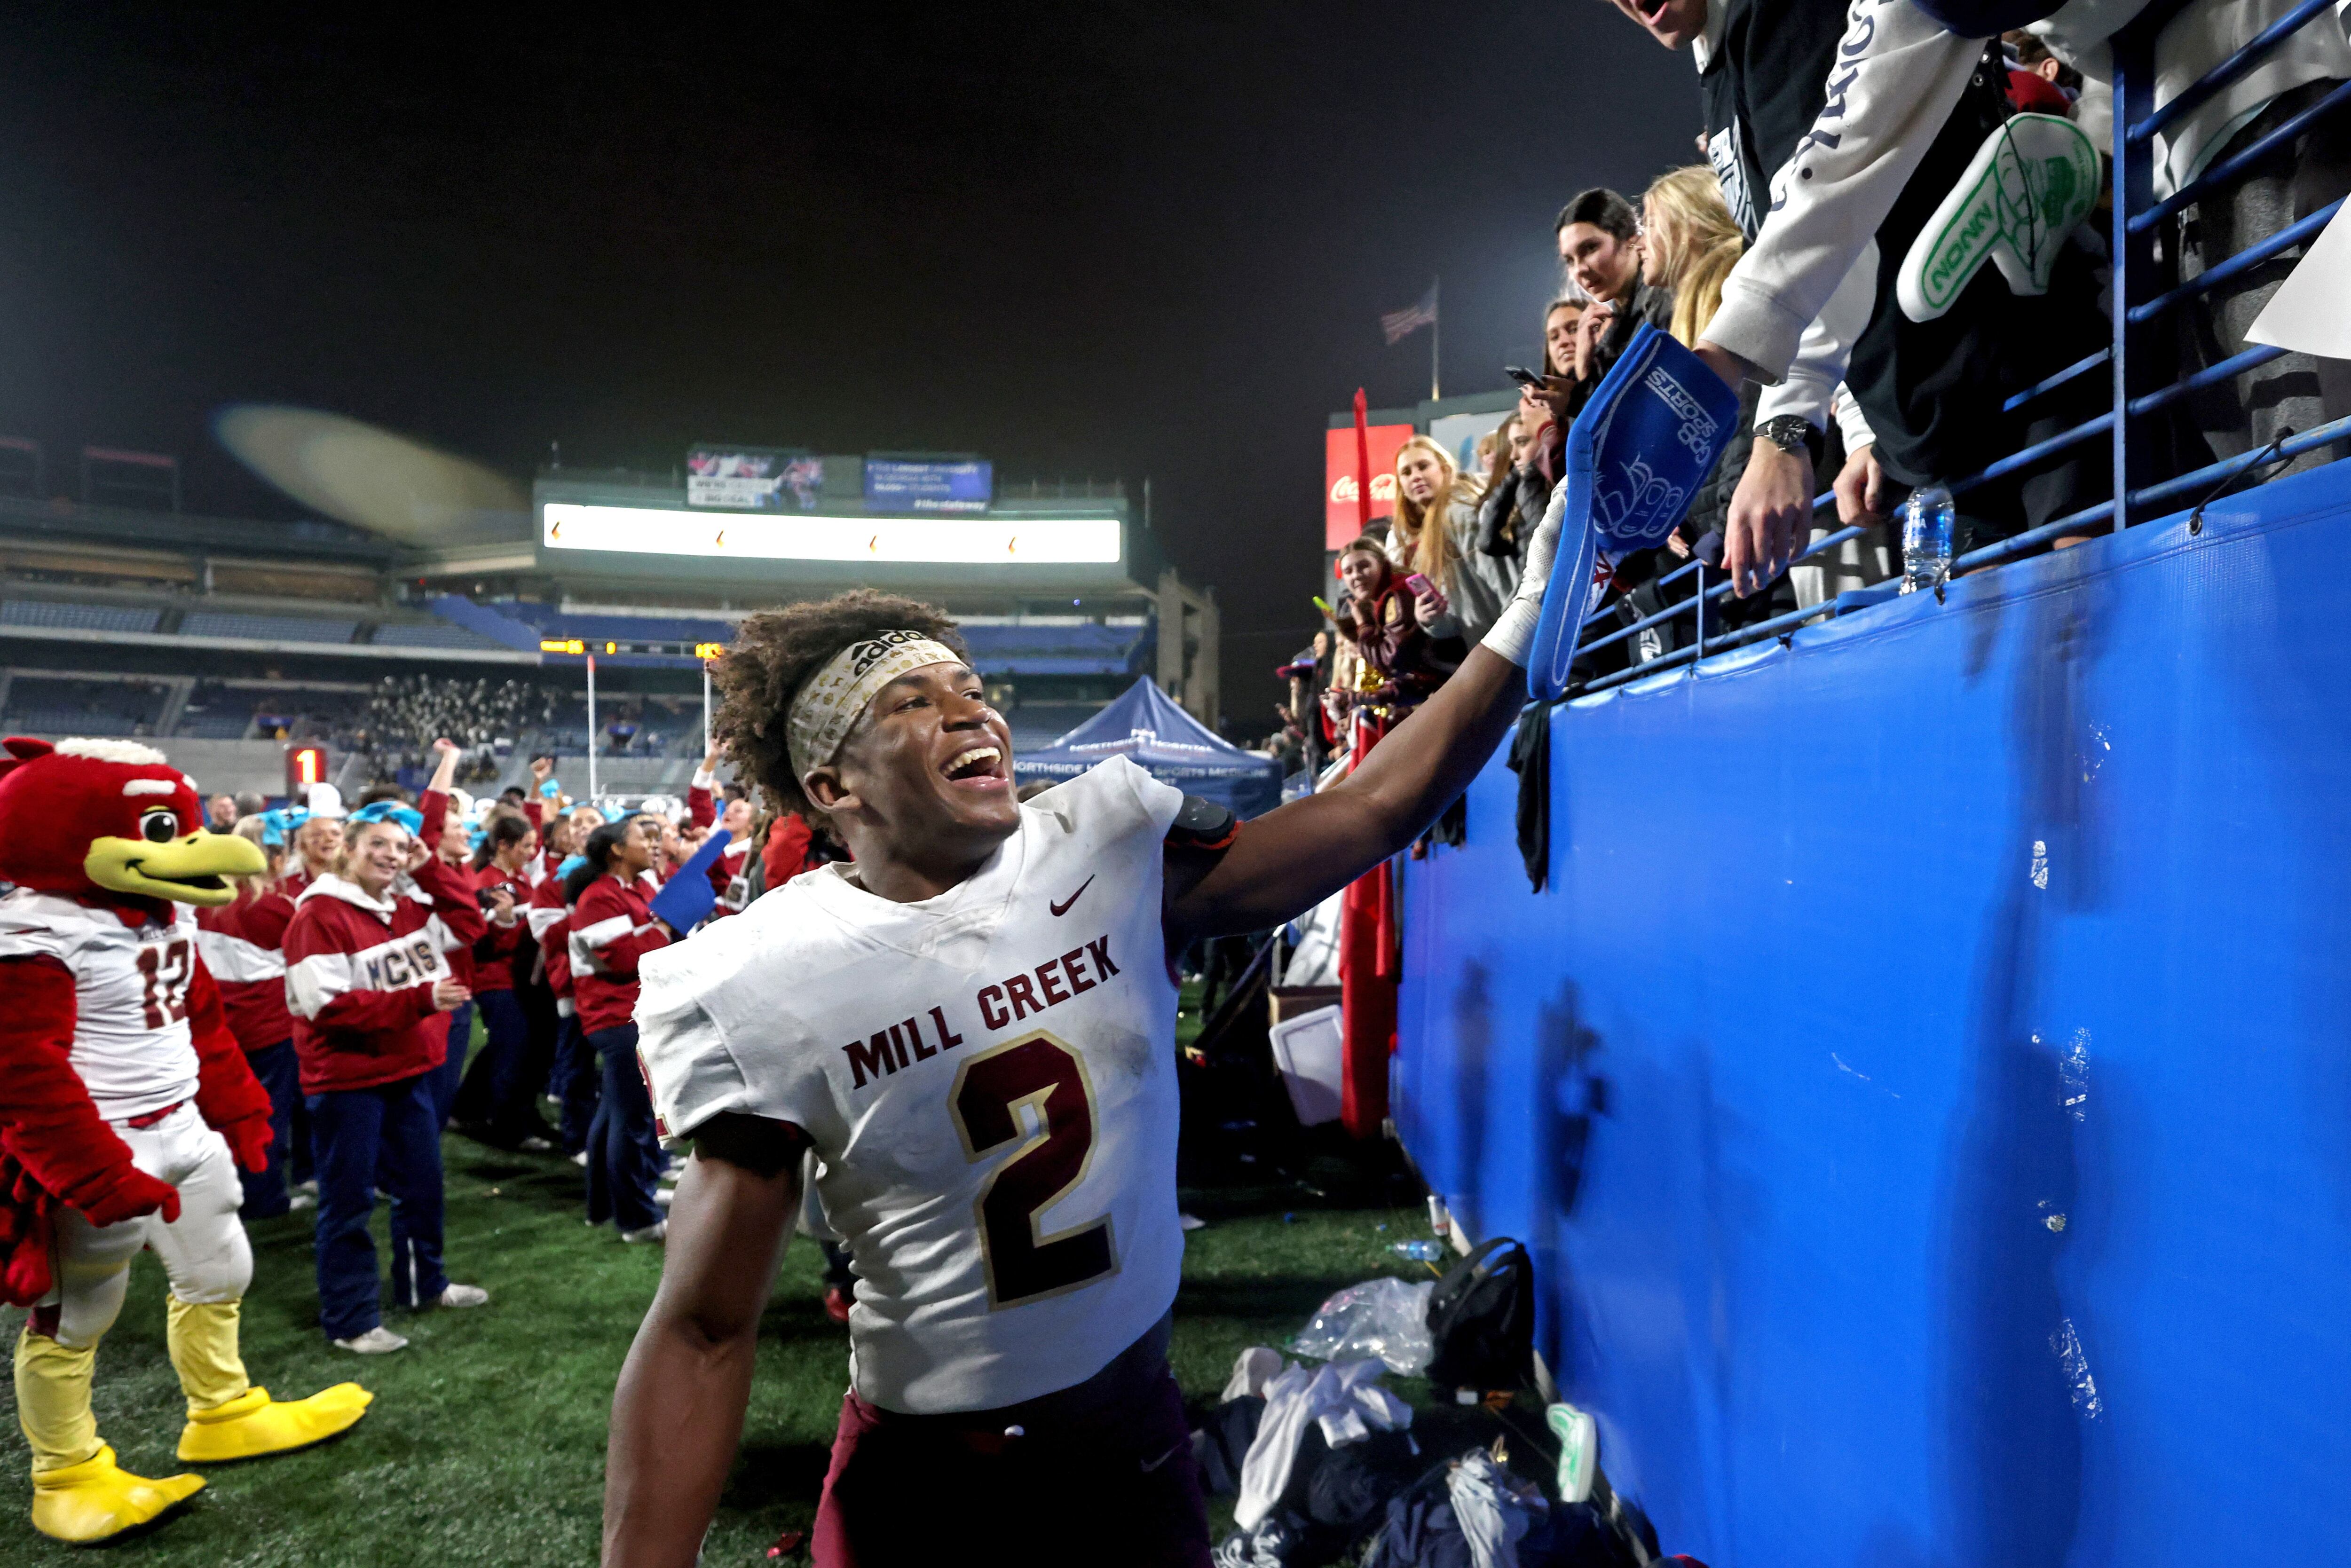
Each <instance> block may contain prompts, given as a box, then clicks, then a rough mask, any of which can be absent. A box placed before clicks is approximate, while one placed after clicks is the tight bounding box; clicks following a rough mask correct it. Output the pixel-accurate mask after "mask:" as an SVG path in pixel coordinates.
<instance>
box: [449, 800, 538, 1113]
mask: <svg viewBox="0 0 2351 1568" xmlns="http://www.w3.org/2000/svg"><path fill="white" fill-rule="evenodd" d="M537 854H538V832H537V831H535V830H533V828H532V827H531V825H530V823H529V822H528V821H526V820H525V819H523V818H521V817H518V816H514V815H511V814H500V815H497V816H494V817H492V818H491V819H490V820H489V822H488V824H487V826H486V828H485V829H484V831H483V835H482V841H481V842H480V843H479V844H478V845H477V846H475V850H474V854H473V860H472V863H471V864H470V865H469V866H468V867H467V868H466V872H467V874H468V875H469V876H470V877H471V878H472V879H473V883H474V887H475V894H476V897H477V900H478V901H479V902H480V903H481V904H483V905H484V909H485V918H486V920H487V922H488V929H487V930H486V932H484V933H483V935H482V937H481V939H480V940H479V941H477V942H475V944H474V975H473V987H474V1005H475V1007H476V1008H478V1009H480V1010H481V1014H482V1026H483V1035H484V1039H483V1042H482V1049H481V1051H480V1052H479V1053H478V1054H477V1055H476V1056H475V1059H474V1061H472V1063H470V1064H469V1065H468V1066H467V1067H466V1068H465V1082H464V1084H463V1086H462V1087H461V1088H460V1089H459V1090H458V1092H457V1098H456V1101H455V1116H456V1120H457V1123H458V1126H459V1130H461V1131H463V1132H464V1133H465V1134H467V1135H468V1136H471V1137H475V1138H478V1139H480V1140H481V1141H482V1142H484V1143H486V1144H490V1145H494V1146H496V1147H498V1148H502V1149H523V1150H528V1151H530V1152H533V1153H539V1152H544V1151H546V1150H549V1149H551V1148H553V1147H554V1146H555V1145H554V1142H553V1139H552V1136H551V1134H550V1133H549V1128H548V1126H547V1124H546V1123H545V1122H544V1121H543V1120H541V1119H540V1116H539V1113H538V1094H539V1091H540V1089H541V1088H542V1087H544V1085H545V1083H546V1068H545V1065H544V1063H545V1061H546V1059H545V1058H544V1057H542V1058H540V1059H539V1064H538V1068H537V1070H536V1071H534V1070H533V1063H532V1062H531V1060H530V1057H531V1049H530V1044H531V1041H530V1018H529V1015H528V1013H527V1012H525V1011H524V1009H523V1002H522V998H521V997H520V996H518V995H517V993H516V990H515V987H516V984H517V973H516V971H517V954H520V955H522V956H523V957H522V969H521V977H523V978H526V979H527V978H528V976H529V973H530V970H529V967H528V966H529V965H530V963H531V962H532V961H533V960H535V959H536V957H537V956H538V955H537V953H536V952H535V951H534V950H533V949H532V948H531V947H530V946H528V945H526V943H525V940H524V939H525V938H526V937H528V936H529V934H530V926H529V925H528V922H527V920H526V919H525V918H524V913H523V912H524V910H525V909H526V908H527V907H528V904H529V902H530V897H531V886H530V866H531V862H532V860H533V858H534V857H535V856H536V855H537ZM534 1080H536V1082H534Z"/></svg>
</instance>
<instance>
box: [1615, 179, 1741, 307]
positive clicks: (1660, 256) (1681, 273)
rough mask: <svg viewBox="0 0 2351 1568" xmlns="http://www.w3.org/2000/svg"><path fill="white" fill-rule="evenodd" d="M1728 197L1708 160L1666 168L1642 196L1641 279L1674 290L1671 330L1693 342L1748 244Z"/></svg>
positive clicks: (1716, 303)
mask: <svg viewBox="0 0 2351 1568" xmlns="http://www.w3.org/2000/svg"><path fill="white" fill-rule="evenodd" d="M1746 248H1747V246H1746V241H1745V239H1744V238H1743V237H1742V236H1741V235H1740V232H1739V224H1738V222H1737V220H1735V219H1734V218H1732V217H1731V215H1730V208H1729V206H1728V205H1726V204H1724V202H1723V199H1722V183H1721V182H1720V181H1719V180H1718V179H1716V178H1715V173H1714V171H1713V170H1712V169H1710V168H1708V166H1707V165H1705V164H1703V163H1692V164H1690V165H1688V166H1687V167H1685V168H1680V169H1675V170H1672V171H1670V172H1667V173H1664V174H1660V175H1658V176H1657V178H1656V180H1654V181H1653V182H1651V183H1650V185H1649V188H1648V190H1647V192H1646V193H1644V194H1643V195H1642V197H1641V281H1642V282H1644V283H1646V284H1647V285H1649V286H1650V287H1653V288H1656V287H1665V288H1670V289H1672V290H1673V291H1674V314H1673V320H1672V322H1671V324H1670V325H1669V326H1668V327H1667V330H1668V331H1670V332H1672V333H1673V335H1674V340H1675V341H1677V342H1678V343H1680V344H1682V345H1683V346H1684V347H1688V346H1690V345H1693V344H1695V343H1696V342H1697V341H1698V334H1699V333H1700V332H1703V331H1704V330H1706V324H1707V323H1708V321H1710V320H1712V319H1714V312H1715V308H1716V307H1718V306H1719V305H1720V304H1721V303H1722V280H1723V279H1724V278H1726V277H1729V276H1730V269H1731V267H1734V266H1736V265H1737V264H1738V261H1739V253H1740V251H1742V250H1744V249H1746Z"/></svg>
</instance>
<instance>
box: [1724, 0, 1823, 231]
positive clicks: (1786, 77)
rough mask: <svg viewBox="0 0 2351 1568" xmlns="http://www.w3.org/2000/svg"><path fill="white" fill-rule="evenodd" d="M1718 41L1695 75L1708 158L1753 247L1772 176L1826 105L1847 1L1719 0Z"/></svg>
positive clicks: (1733, 213)
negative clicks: (1824, 104)
mask: <svg viewBox="0 0 2351 1568" xmlns="http://www.w3.org/2000/svg"><path fill="white" fill-rule="evenodd" d="M1718 3H1719V4H1722V5H1723V13H1724V14H1723V23H1722V35H1721V40H1720V42H1719V44H1717V45H1716V46H1715V47H1714V48H1713V50H1712V51H1711V52H1710V53H1709V54H1708V57H1707V62H1706V69H1705V70H1703V71H1701V72H1700V73H1699V74H1698V95H1699V98H1700V99H1701V101H1702V102H1703V103H1704V105H1705V108H1706V156H1707V162H1709V163H1712V164H1713V165H1714V172H1715V174H1716V176H1717V177H1718V178H1719V179H1720V180H1721V182H1722V197H1723V200H1724V201H1725V202H1727V203H1729V206H1730V215H1731V216H1732V217H1734V218H1736V219H1738V220H1739V226H1740V228H1741V229H1742V230H1744V231H1745V232H1746V235H1747V237H1748V239H1749V241H1750V242H1752V241H1753V240H1754V238H1755V235H1756V234H1757V232H1758V231H1759V230H1761V228H1762V226H1763V214H1764V213H1765V212H1767V211H1768V210H1769V209H1770V207H1771V176H1772V175H1773V174H1775V173H1777V172H1779V169H1780V166H1781V165H1782V164H1783V163H1785V162H1787V161H1788V160H1789V159H1790V158H1791V157H1792V156H1793V155H1794V153H1795V151H1796V143H1797V142H1798V141H1801V140H1802V138H1803V135H1804V132H1806V131H1810V130H1811V129H1812V128H1813V120H1814V119H1815V118H1816V117H1817V116H1818V115H1819V114H1820V112H1821V105H1822V104H1823V102H1825V101H1826V100H1827V97H1828V79H1829V70H1830V68H1831V67H1832V66H1833V65H1834V63H1835V60H1836V49H1837V39H1838V38H1839V37H1842V36H1843V35H1844V22H1845V17H1844V12H1845V7H1844V0H1718Z"/></svg>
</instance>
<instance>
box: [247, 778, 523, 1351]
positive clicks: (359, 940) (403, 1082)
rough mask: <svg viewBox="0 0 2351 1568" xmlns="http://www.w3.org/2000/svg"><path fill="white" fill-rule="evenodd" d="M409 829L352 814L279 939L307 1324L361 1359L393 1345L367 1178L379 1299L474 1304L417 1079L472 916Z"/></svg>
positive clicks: (459, 985)
mask: <svg viewBox="0 0 2351 1568" xmlns="http://www.w3.org/2000/svg"><path fill="white" fill-rule="evenodd" d="M439 744H440V745H441V746H443V747H447V746H448V744H449V743H448V742H446V741H443V742H440V743H439ZM423 826H424V823H423V818H422V817H421V816H420V815H419V814H418V813H417V812H415V811H414V810H410V809H409V808H407V807H404V806H394V805H392V804H391V803H389V802H383V801H379V802H377V803H376V804H374V805H371V806H366V807H362V808H361V809H360V810H358V811H356V812H353V813H352V815H351V818H350V827H349V831H348V834H347V838H346V842H345V845H344V850H343V859H342V862H341V865H340V870H339V871H338V872H336V873H330V874H329V875H326V876H322V877H320V878H319V879H318V880H317V881H316V882H314V883H311V884H310V885H309V886H308V888H305V889H304V890H303V893H302V896H301V898H300V900H299V901H298V903H297V904H296V906H295V914H294V923H293V925H291V926H290V927H288V928H287V933H286V997H287V1002H288V1003H289V1004H290V1005H291V1007H292V1009H293V1012H294V1018H295V1025H294V1049H295V1051H296V1053H297V1054H298V1056H299V1057H300V1059H301V1069H302V1088H303V1091H304V1092H305V1093H306V1094H308V1096H309V1103H310V1118H311V1125H312V1128H313V1136H314V1138H315V1139H316V1141H317V1144H318V1177H319V1223H318V1229H317V1232H316V1238H315V1242H314V1249H315V1252H316V1254H317V1260H318V1272H319V1322H320V1325H321V1326H322V1327H323V1328H324V1329H325V1330H326V1333H327V1337H328V1338H329V1339H330V1340H332V1341H333V1342H334V1343H336V1344H338V1345H340V1346H341V1347H342V1348H343V1349H345V1350H352V1351H358V1352H360V1353H362V1354H374V1353H379V1352H383V1351H393V1350H399V1349H402V1348H403V1347H404V1346H405V1345H406V1344H407V1343H408V1341H407V1340H406V1339H405V1338H403V1337H402V1336H401V1335H399V1334H396V1333H392V1332H391V1331H390V1330H389V1329H386V1328H385V1327H384V1326H383V1323H382V1312H381V1292H382V1287H381V1283H380V1281H379V1277H378V1275H377V1273H376V1262H375V1245H374V1243H373V1242H372V1241H371V1239H369V1237H368V1217H369V1215H370V1213H371V1211H372V1209H373V1207H374V1204H375V1197H374V1195H375V1190H376V1188H378V1187H379V1186H381V1187H382V1188H383V1189H384V1190H385V1191H386V1193H387V1195H388V1196H389V1197H391V1198H392V1201H393V1207H392V1249H393V1255H394V1260H395V1262H396V1263H397V1264H398V1265H399V1266H397V1267H395V1268H394V1270H393V1271H392V1296H393V1299H394V1300H395V1301H398V1302H399V1303H400V1304H401V1305H402V1306H405V1307H427V1306H434V1305H439V1306H444V1307H473V1306H479V1305H481V1304H482V1303H483V1302H484V1301H487V1300H488V1299H489V1297H488V1293H487V1292H486V1291H483V1290H481V1289H480V1288H479V1287H476V1286H473V1285H453V1284H451V1283H449V1281H448V1277H447V1276H446V1275H445V1274H444V1273H443V1272H442V1268H441V1210H442V1195H441V1138H440V1127H439V1124H438V1123H437V1121H436V1117H435V1111H434V1102H433V1095H432V1091H431V1089H430V1087H429V1086H428V1084H427V1082H426V1078H427V1075H428V1074H429V1073H431V1071H433V1070H434V1068H436V1067H439V1066H440V1065H441V1064H442V1062H443V1061H444V1060H445V1059H446V1057H447V1054H448V1019H447V1016H446V1015H447V1014H449V1013H451V1012H453V1011H455V1009H457V1008H459V1007H462V1006H463V1005H464V1004H465V1000H466V998H467V996H468V992H467V989H466V987H465V982H464V981H462V980H460V979H459V978H458V977H457V976H456V972H455V969H454V968H453V967H452V966H451V962H450V955H451V954H452V953H453V952H456V951H461V950H463V949H465V948H466V947H470V946H472V945H473V943H474V941H475V939H476V938H478V937H479V936H481V935H482V930H483V922H482V915H481V910H480V908H479V906H478V905H477V904H475V899H474V889H473V885H472V883H471V881H470V880H469V879H467V878H466V877H465V876H464V875H463V874H462V873H460V872H458V871H456V870H455V868H452V867H450V866H448V865H447V864H445V863H444V862H442V861H441V860H440V859H439V858H438V857H437V856H436V855H434V854H433V853H432V852H430V851H429V850H428V849H427V848H426V847H425V845H424V843H423V841H422V840H420V839H419V838H418V837H417V836H416V835H417V833H418V832H419V831H421V830H422V829H423Z"/></svg>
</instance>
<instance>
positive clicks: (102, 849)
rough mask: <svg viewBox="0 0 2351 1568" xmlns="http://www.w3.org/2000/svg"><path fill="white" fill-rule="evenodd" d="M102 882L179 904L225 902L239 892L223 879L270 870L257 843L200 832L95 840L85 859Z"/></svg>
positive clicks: (91, 875)
mask: <svg viewBox="0 0 2351 1568" xmlns="http://www.w3.org/2000/svg"><path fill="white" fill-rule="evenodd" d="M81 869H82V871H83V873H85V874H86V875H88V876H89V880H90V881H91V882H93V883H97V884H98V885H99V886H100V887H104V888H110V889H112V890H113V891H114V892H116V893H135V894H143V895H144V896H146V897H148V898H169V899H172V900H175V901H177V902H179V903H181V904H214V905H217V904H227V903H230V902H232V901H233V900H235V897H236V889H235V888H234V887H232V886H230V885H229V884H228V883H227V882H226V881H225V880H224V879H225V878H227V877H232V876H258V875H260V874H261V873H263V872H265V871H267V870H268V869H269V862H268V861H267V860H266V859H265V858H264V857H263V855H262V853H261V848H260V846H259V845H257V844H255V843H253V842H251V841H247V840H245V839H241V838H238V837H237V836H236V835H235V834H234V833H207V832H204V831H196V832H193V833H188V834H185V835H183V837H180V838H176V839H166V840H164V841H162V843H160V844H158V843H150V842H148V841H146V840H144V839H93V840H91V841H90V845H89V854H88V855H87V856H86V857H84V859H83V861H82V862H81Z"/></svg>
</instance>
